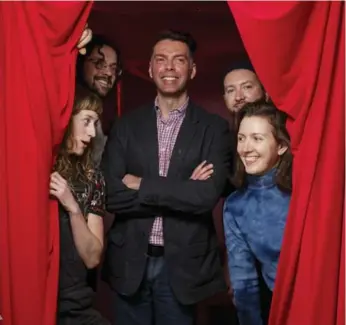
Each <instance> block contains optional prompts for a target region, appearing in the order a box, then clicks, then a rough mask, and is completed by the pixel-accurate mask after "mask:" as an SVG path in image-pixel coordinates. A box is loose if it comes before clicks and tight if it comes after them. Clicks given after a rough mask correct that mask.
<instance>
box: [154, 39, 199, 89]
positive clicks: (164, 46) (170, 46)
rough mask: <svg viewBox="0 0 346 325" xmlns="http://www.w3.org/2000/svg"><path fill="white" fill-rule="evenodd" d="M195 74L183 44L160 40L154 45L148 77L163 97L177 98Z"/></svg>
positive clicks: (187, 51) (193, 65) (194, 66)
mask: <svg viewBox="0 0 346 325" xmlns="http://www.w3.org/2000/svg"><path fill="white" fill-rule="evenodd" d="M195 74H196V65H195V64H194V63H193V60H192V58H191V56H190V52H189V48H188V46H187V45H186V44H185V43H184V42H180V41H173V40H169V39H166V40H162V41H159V42H158V43H156V45H155V46H154V49H153V54H152V57H151V61H150V65H149V75H150V77H151V78H152V79H153V81H154V83H155V85H156V87H157V90H158V92H159V93H160V94H162V95H164V96H178V95H180V94H182V93H183V92H185V91H186V87H187V83H188V81H189V80H190V79H193V78H194V77H195Z"/></svg>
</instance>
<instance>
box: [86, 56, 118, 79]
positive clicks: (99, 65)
mask: <svg viewBox="0 0 346 325" xmlns="http://www.w3.org/2000/svg"><path fill="white" fill-rule="evenodd" d="M88 61H90V62H91V63H92V64H93V65H94V66H95V68H96V69H97V70H103V69H106V68H109V69H110V70H111V71H112V73H114V74H115V75H116V76H117V77H119V76H121V74H122V72H123V71H122V69H121V67H120V66H118V65H117V64H107V63H106V61H105V60H104V59H101V58H89V59H88Z"/></svg>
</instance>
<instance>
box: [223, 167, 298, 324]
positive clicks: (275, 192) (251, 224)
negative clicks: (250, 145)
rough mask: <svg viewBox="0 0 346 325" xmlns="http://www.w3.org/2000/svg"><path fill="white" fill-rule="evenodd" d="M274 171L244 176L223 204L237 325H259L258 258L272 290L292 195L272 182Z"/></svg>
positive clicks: (264, 276) (260, 322) (260, 319)
mask: <svg viewBox="0 0 346 325" xmlns="http://www.w3.org/2000/svg"><path fill="white" fill-rule="evenodd" d="M275 172H276V170H275V169H273V170H271V171H269V172H268V173H267V174H265V175H263V176H250V175H248V176H247V186H246V188H244V189H241V190H238V191H236V192H234V193H232V194H231V195H230V196H229V197H228V198H227V200H226V202H225V205H224V214H223V221H224V227H225V237H226V246H227V254H228V267H229V273H230V277H231V284H232V288H233V293H234V300H235V304H236V308H237V311H238V318H239V322H240V325H262V324H263V322H262V318H261V306H260V297H259V282H258V274H257V271H256V263H255V261H256V260H257V261H258V262H259V263H260V265H261V271H262V275H263V278H264V280H265V282H266V284H267V286H268V287H269V289H270V290H271V291H272V290H273V287H274V282H275V277H276V269H277V264H278V259H279V254H280V249H281V243H282V237H283V232H284V228H285V224H286V217H287V213H288V208H289V202H290V198H291V195H290V194H288V193H284V192H282V191H281V190H280V189H279V188H278V187H277V186H276V185H275V183H274V176H275Z"/></svg>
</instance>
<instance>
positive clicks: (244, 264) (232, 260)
mask: <svg viewBox="0 0 346 325" xmlns="http://www.w3.org/2000/svg"><path fill="white" fill-rule="evenodd" d="M231 204H232V203H230V202H228V200H227V201H226V203H225V205H224V212H223V221H224V231H225V243H226V248H227V260H228V270H229V274H230V279H231V285H232V289H233V296H234V301H235V306H236V308H237V313H238V319H239V324H240V325H250V324H251V325H262V324H263V321H262V316H261V303H260V293H259V281H258V275H257V270H256V263H255V258H254V256H253V254H252V252H251V250H250V248H249V246H248V244H247V242H246V240H245V239H244V237H243V234H242V232H241V230H240V229H239V227H238V224H237V222H236V220H235V218H234V215H233V214H232V210H231V208H230V207H231Z"/></svg>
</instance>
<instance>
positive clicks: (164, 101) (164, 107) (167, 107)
mask: <svg viewBox="0 0 346 325" xmlns="http://www.w3.org/2000/svg"><path fill="white" fill-rule="evenodd" d="M187 98H188V95H187V92H184V93H182V94H180V95H178V96H165V95H162V94H160V93H158V94H157V104H158V106H159V108H160V111H161V114H162V115H163V117H168V115H169V112H171V111H173V110H175V109H178V108H180V107H182V106H183V105H184V103H185V102H186V101H187Z"/></svg>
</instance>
